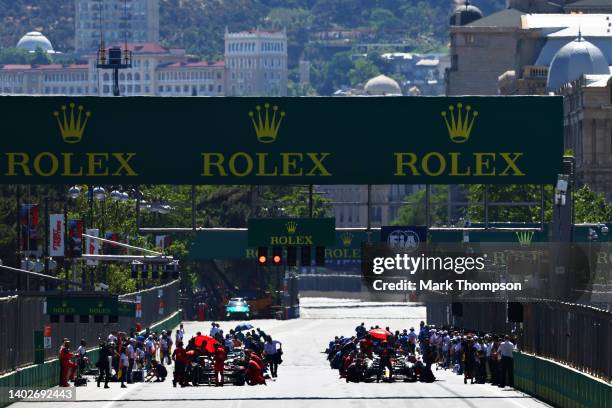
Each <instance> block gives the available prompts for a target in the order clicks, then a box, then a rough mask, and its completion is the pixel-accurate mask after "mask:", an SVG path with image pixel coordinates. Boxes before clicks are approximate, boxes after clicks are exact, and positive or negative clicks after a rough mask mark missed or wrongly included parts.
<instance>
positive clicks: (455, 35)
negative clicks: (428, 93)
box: [446, 0, 612, 95]
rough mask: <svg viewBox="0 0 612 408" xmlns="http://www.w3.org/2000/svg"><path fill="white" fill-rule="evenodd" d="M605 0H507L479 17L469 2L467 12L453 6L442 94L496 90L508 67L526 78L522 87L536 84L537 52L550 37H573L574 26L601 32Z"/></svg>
mask: <svg viewBox="0 0 612 408" xmlns="http://www.w3.org/2000/svg"><path fill="white" fill-rule="evenodd" d="M604 3H605V2H602V1H597V0H583V1H561V0H556V1H544V0H510V1H509V2H508V8H506V9H504V10H501V11H499V12H496V13H493V14H491V15H488V16H482V17H478V15H477V13H480V11H479V10H477V8H476V7H475V6H473V5H470V6H469V7H470V9H469V12H468V9H466V8H465V6H458V7H457V9H456V11H455V12H454V14H453V16H452V17H451V19H450V24H451V25H450V55H451V66H450V68H449V69H448V70H447V72H446V93H447V95H497V94H498V80H499V79H500V76H502V75H504V74H506V73H512V72H513V75H514V76H515V77H516V78H517V79H518V78H525V80H526V81H525V83H523V84H521V86H523V87H525V88H529V87H538V86H539V84H538V81H540V84H541V77H539V76H540V75H541V74H542V70H541V69H540V68H541V67H542V65H543V64H541V63H540V62H541V61H540V59H539V58H538V57H539V56H540V55H541V53H542V51H543V49H544V48H545V46H546V44H547V43H550V42H551V41H550V40H551V38H553V37H556V38H558V40H559V39H562V37H571V36H574V37H575V36H576V33H577V32H578V28H579V27H584V28H586V27H595V28H598V29H599V31H600V32H601V31H603V32H604V33H606V31H607V30H608V29H609V28H610V26H609V25H608V24H609V23H610V21H608V20H605V17H606V16H605V15H602V14H596V13H601V11H602V10H608V11H609V12H612V3H610V4H609V5H605V4H604ZM462 17H464V18H463V19H462ZM570 33H571V35H570ZM572 39H573V38H572ZM508 79H511V78H508V77H507V78H506V80H508ZM534 81H535V83H533V82H534Z"/></svg>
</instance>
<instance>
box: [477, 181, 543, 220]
mask: <svg viewBox="0 0 612 408" xmlns="http://www.w3.org/2000/svg"><path fill="white" fill-rule="evenodd" d="M467 190H468V200H469V202H470V203H471V204H470V206H469V207H468V216H469V218H470V220H471V221H472V222H484V221H485V214H484V205H483V204H482V203H484V200H485V186H484V185H482V184H475V185H472V186H469V187H468V188H467ZM540 200H541V198H540V186H537V185H528V184H524V185H521V184H510V185H492V186H489V191H488V201H489V203H498V204H499V203H501V202H504V203H518V202H525V203H532V204H531V205H529V206H525V205H520V206H518V205H490V206H489V209H488V212H489V222H540V218H541V205H540ZM551 202H552V187H551V186H546V187H545V188H544V220H545V221H546V222H550V221H552V205H551Z"/></svg>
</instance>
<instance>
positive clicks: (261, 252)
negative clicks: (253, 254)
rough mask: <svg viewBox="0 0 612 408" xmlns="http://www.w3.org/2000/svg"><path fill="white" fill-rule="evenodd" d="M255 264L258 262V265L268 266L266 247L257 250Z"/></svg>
mask: <svg viewBox="0 0 612 408" xmlns="http://www.w3.org/2000/svg"><path fill="white" fill-rule="evenodd" d="M257 262H259V264H260V265H267V264H268V247H259V248H257Z"/></svg>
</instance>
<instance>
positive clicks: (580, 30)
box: [578, 26, 582, 42]
mask: <svg viewBox="0 0 612 408" xmlns="http://www.w3.org/2000/svg"><path fill="white" fill-rule="evenodd" d="M580 41H582V28H581V27H580V26H578V42H580Z"/></svg>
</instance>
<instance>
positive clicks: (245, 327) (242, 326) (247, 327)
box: [234, 323, 255, 331]
mask: <svg viewBox="0 0 612 408" xmlns="http://www.w3.org/2000/svg"><path fill="white" fill-rule="evenodd" d="M254 327H255V326H253V325H252V324H251V323H242V324H239V325H238V326H236V328H235V329H234V330H235V331H245V330H251V329H252V328H254Z"/></svg>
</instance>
